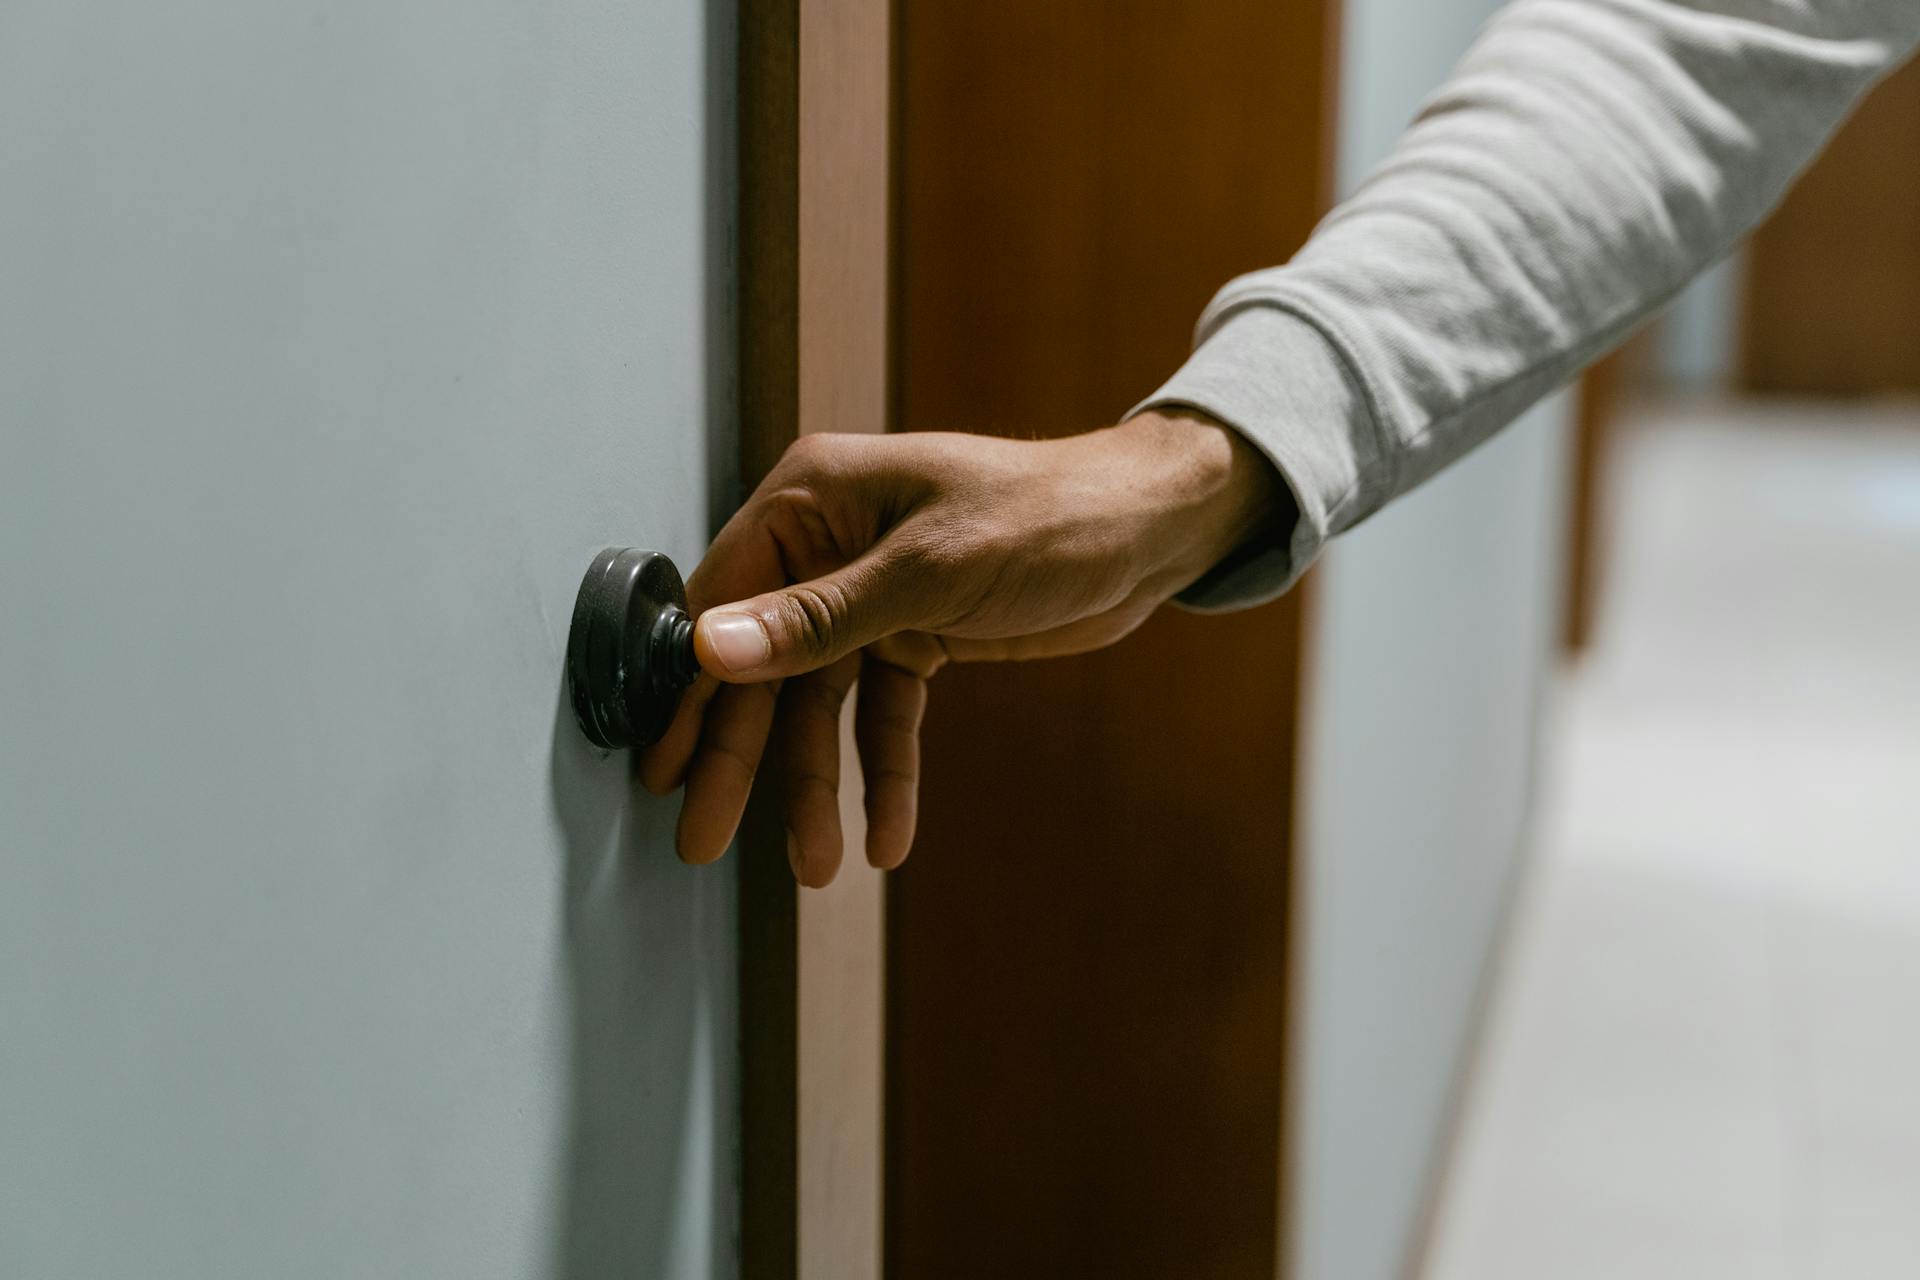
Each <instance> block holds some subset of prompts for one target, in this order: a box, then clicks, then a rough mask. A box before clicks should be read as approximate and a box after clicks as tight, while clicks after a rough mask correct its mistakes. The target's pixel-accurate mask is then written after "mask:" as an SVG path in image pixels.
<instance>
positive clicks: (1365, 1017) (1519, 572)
mask: <svg viewBox="0 0 1920 1280" xmlns="http://www.w3.org/2000/svg"><path fill="white" fill-rule="evenodd" d="M1497 7H1498V6H1497V4H1495V3H1494V2H1493V0H1347V4H1346V6H1345V9H1346V15H1347V17H1346V21H1347V28H1346V32H1345V45H1344V59H1345V63H1344V67H1343V75H1344V84H1343V86H1342V104H1341V105H1342V112H1343V115H1342V130H1341V135H1340V169H1341V174H1342V183H1343V186H1344V187H1346V188H1347V189H1349V190H1350V189H1351V188H1352V187H1353V186H1354V185H1355V184H1356V183H1357V182H1358V181H1359V179H1360V178H1361V177H1362V176H1364V174H1365V172H1366V170H1367V169H1368V168H1369V167H1371V165H1372V164H1373V163H1374V162H1375V161H1377V160H1378V159H1379V158H1380V157H1381V156H1382V155H1384V154H1385V152H1386V150H1387V149H1388V148H1389V147H1390V146H1391V145H1392V143H1393V140H1394V138H1395V137H1397V136H1398V135H1399V133H1400V131H1401V130H1402V129H1403V128H1404V127H1405V125H1406V123H1407V122H1408V121H1409V120H1410V119H1411V118H1412V116H1413V114H1414V112H1415V110H1416V109H1417V107H1418V104H1419V102H1420V100H1421V99H1422V98H1423V97H1424V96H1425V95H1426V94H1427V93H1428V92H1430V91H1431V90H1432V89H1433V88H1434V87H1435V86H1436V85H1438V83H1439V82H1440V81H1441V79H1442V78H1444V76H1445V75H1446V73H1447V71H1448V70H1449V69H1450V68H1451V66H1452V64H1453V63H1454V61H1455V60H1456V59H1457V58H1458V57H1459V55H1460V54H1461V53H1462V52H1464V51H1465V49H1466V46H1467V44H1468V43H1469V42H1470V40H1471V38H1472V36H1473V34H1474V33H1475V31H1476V30H1477V29H1478V27H1479V24H1480V23H1481V21H1482V20H1484V18H1485V17H1486V16H1487V15H1488V14H1490V13H1492V12H1493V10H1494V9H1495V8H1497ZM1566 417H1567V409H1566V401H1565V399H1564V398H1563V397H1562V398H1556V399H1555V400H1553V401H1550V402H1549V403H1547V404H1546V405H1543V406H1542V407H1540V408H1539V409H1537V410H1535V411H1534V412H1533V413H1532V414H1530V415H1528V416H1527V417H1526V418H1525V419H1524V420H1523V421H1521V422H1519V423H1517V424H1515V425H1514V426H1512V427H1510V428H1509V429H1508V430H1507V431H1506V433H1505V434H1504V435H1502V436H1501V437H1499V438H1497V439H1496V440H1495V441H1494V442H1493V443H1492V444H1490V445H1488V446H1487V447H1485V448H1483V449H1481V450H1480V451H1479V452H1478V453H1476V454H1474V455H1473V456H1472V457H1470V458H1469V459H1467V460H1466V461H1465V462H1463V463H1462V464H1460V465H1459V466H1457V467H1455V468H1454V469H1452V470H1451V471H1449V472H1447V473H1445V474H1443V475H1442V476H1440V477H1439V478H1438V479H1436V480H1434V481H1433V482H1432V483H1430V484H1429V485H1428V486H1427V487H1425V488H1424V489H1422V490H1420V491H1418V492H1416V493H1414V494H1413V495H1411V496H1410V497H1408V498H1405V499H1403V500H1402V501H1401V502H1399V503H1398V504H1397V505H1395V506H1392V507H1390V508H1388V509H1387V510H1386V511H1385V512H1383V513H1382V514H1381V515H1379V516H1377V517H1375V518H1374V519H1373V520H1371V521H1369V522H1368V523H1366V524H1365V525H1363V526H1362V527H1361V528H1359V529H1358V530H1356V531H1354V533H1353V534H1351V535H1350V536H1349V537H1347V538H1345V539H1343V540H1341V541H1340V542H1339V543H1337V544H1336V545H1335V546H1334V547H1333V548H1332V550H1331V552H1330V553H1329V554H1328V556H1327V558H1326V562H1325V564H1324V566H1323V568H1322V570H1321V572H1320V575H1319V581H1318V595H1317V606H1316V609H1315V610H1314V623H1313V626H1314V634H1313V636H1312V637H1311V644H1312V649H1313V655H1314V656H1313V661H1312V664H1311V671H1312V675H1313V685H1312V687H1311V690H1310V694H1309V712H1308V714H1309V720H1308V725H1307V729H1306V737H1305V741H1306V744H1307V747H1306V778H1305V788H1304V795H1303V801H1304V803H1305V806H1306V825H1305V828H1304V839H1303V842H1302V845H1303V855H1304V857H1305V858H1306V864H1305V868H1304V871H1305V877H1304V895H1305V896H1304V900H1303V903H1302V911H1301V913H1300V916H1299V917H1298V918H1300V919H1302V920H1303V921H1304V927H1305V929H1306V931H1307V934H1306V937H1305V938H1304V939H1303V940H1302V942H1303V954H1304V960H1305V983H1306V986H1305V989H1304V1000H1303V1005H1302V1024H1301V1025H1302V1031H1303V1036H1304V1039H1303V1041H1302V1044H1303V1049H1302V1054H1303V1057H1302V1059H1301V1069H1302V1081H1301V1090H1302V1091H1301V1095H1300V1103H1301V1110H1300V1113H1299V1116H1300V1125H1301V1127H1300V1130H1299V1132H1298V1134H1297V1138H1298V1143H1299V1145H1298V1148H1297V1153H1296V1154H1297V1159H1298V1162H1299V1163H1298V1164H1297V1166H1296V1169H1295V1172H1296V1182H1295V1186H1296V1187H1298V1188H1299V1194H1300V1197H1301V1200H1300V1204H1299V1206H1298V1208H1299V1216H1298V1217H1297V1219H1296V1220H1295V1228H1296V1230H1295V1234H1294V1240H1293V1245H1294V1249H1295V1257H1296V1261H1297V1263H1298V1271H1297V1274H1298V1276H1299V1277H1300V1280H1388V1278H1390V1277H1394V1276H1397V1275H1399V1274H1400V1268H1401V1266H1402V1263H1403V1261H1404V1258H1405V1256H1406V1252H1407V1249H1408V1246H1409V1242H1410V1239H1411V1237H1412V1235H1413V1233H1414V1231H1415V1228H1416V1224H1417V1223H1418V1220H1419V1216H1420V1213H1421V1211H1422V1207H1423V1202H1424V1198H1425V1196H1426V1194H1427V1186H1428V1177H1429V1174H1430V1172H1431V1168H1432V1164H1433V1161H1434V1158H1435V1155H1436V1152H1437V1149H1438V1145H1439V1142H1440V1139H1441V1135H1442V1133H1443V1126H1444V1121H1445V1117H1446V1114H1447V1107H1448V1101H1449V1093H1450V1091H1451V1090H1452V1088H1453V1086H1454V1079H1455V1075H1456V1072H1457V1069H1458V1066H1459V1063H1460V1060H1461V1054H1462V1051H1463V1049H1464V1047H1465V1045H1466V1042H1467V1034H1468V1031H1469V1029H1470V1026H1471V1015H1472V1011H1473V1009H1474V1004H1475V998H1476V994H1477V991H1478V989H1479V984H1480V981H1481V978H1482V975H1483V972H1484V969H1485V966H1486V962H1487V957H1488V953H1489V948H1490V945H1491V943H1492V941H1493V937H1494V932H1495V925H1496V922H1497V920H1498V918H1499V914H1500V908H1501V904H1502V902H1503V899H1504V897H1505V895H1506V893H1507V890H1508V886H1509V884H1510V883H1511V881H1512V878H1513V876H1514V873H1515V870H1516V867H1517V859H1518V856H1519V854H1520V852H1521V848H1522V841H1523V839H1524V833H1525V825H1526V819H1527V811H1528V805H1529V798H1530V795H1531V788H1532V763H1533V754H1534V736H1535V727H1536V721H1537V712H1538V707H1539V699H1540V693H1541V688H1542V681H1543V678H1544V676H1545V674H1546V672H1547V670H1548V663H1549V661H1550V655H1551V653H1552V638H1553V626H1554V623H1555V621H1556V619H1557V616H1558V615H1557V610H1558V606H1559V599H1560V596H1559V591H1560V588H1559V581H1560V573H1561V560H1560V555H1561V546H1562V533H1563V522H1564V508H1565V497H1566V483H1567V472H1566V453H1565V439H1564V437H1565V431H1564V424H1565V421H1566Z"/></svg>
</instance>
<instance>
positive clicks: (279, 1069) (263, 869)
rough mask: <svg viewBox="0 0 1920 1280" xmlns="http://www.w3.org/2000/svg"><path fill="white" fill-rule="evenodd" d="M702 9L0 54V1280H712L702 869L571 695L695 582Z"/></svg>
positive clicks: (251, 22)
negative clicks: (588, 572)
mask: <svg viewBox="0 0 1920 1280" xmlns="http://www.w3.org/2000/svg"><path fill="white" fill-rule="evenodd" d="M730 41H731V31H730V19H729V18H728V17H727V16H726V15H725V13H724V11H723V12H722V13H721V14H719V15H717V16H716V15H711V14H709V12H708V11H707V8H706V6H705V5H703V4H702V3H701V0H648V3H645V4H631V3H619V2H616V0H560V2H557V3H547V4H538V5H533V4H525V3H520V2H519V0H329V2H328V3H324V4H323V3H316V2H310V0H301V2H297V3H287V2H282V3H276V4H261V3H243V2H241V0H225V2H223V0H177V2H176V3H170V4H151V3H136V2H134V0H110V2H93V3H84V2H82V0H39V2H31V0H18V2H16V3H13V4H10V5H8V6H7V7H6V13H5V17H4V18H3V19H0V181H4V184H5V192H4V197H3V198H0V546H3V547H4V553H3V554H0V1275H4V1276H8V1277H16V1276H17V1277H33V1278H34V1280H52V1278H55V1277H74V1278H76V1280H78V1278H81V1277H85V1278H87V1280H93V1278H96V1277H103V1276H141V1277H163V1278H164V1277H181V1278H183V1280H184V1278H190V1280H208V1278H213V1277H244V1278H246V1280H256V1278H258V1277H274V1278H276V1280H298V1278H299V1277H322V1276H325V1277H341V1276H352V1277H363V1276H366V1277H385V1276H392V1277H407V1278H408V1280H419V1278H421V1277H449V1278H458V1280H472V1278H474V1277H513V1278H516V1280H518V1278H520V1277H528V1276H557V1277H596V1278H600V1277H613V1276H673V1277H681V1276H701V1275H716V1276H717V1275H724V1274H730V1273H731V1271H732V1265H733V1261H732V1252H733V1244H732V1238H733V1229H734V1217H735V1215H734V1210H733V1190H732V1187H733V1163H734V1156H733V1147H734V1142H735V1124H734V1120H733V1102H732V1097H733V1090H734V1075H735V1061H734V1048H733V1046H734V1040H735V1034H734V1027H733V1003H732V990H733V978H732V974H733V963H734V962H733V948H734V936H733V920H732V915H731V906H730V903H731V890H730V875H731V873H730V871H728V870H726V869H714V870H704V871H697V870H690V869H687V868H683V867H681V866H680V865H678V864H677V863H676V862H675V861H674V860H673V858H672V856H671V853H670V851H669V831H670V826H671V819H672V814H671V806H670V805H667V804H665V803H661V802H656V801H652V800H649V799H646V798H645V797H643V796H641V795H639V794H637V793H636V792H635V791H634V789H633V788H632V787H631V786H630V784H629V781H628V777H627V763H626V759H625V757H624V756H619V757H612V758H604V759H603V758H597V757H596V755H595V754H594V753H592V752H591V751H589V750H588V749H586V747H585V746H584V744H583V742H582V741H581V740H580V739H579V738H578V737H577V736H576V733H575V730H574V728H573V726H572V724H571V723H570V721H569V718H568V717H567V715H566V714H565V713H564V711H563V710H562V709H561V702H560V676H561V660H562V650H563V645H564V642H565V636H566V628H567V623H568V617H569V609H570V607H571V604H572V598H573V593H574V589H575V587H576V585H577V583H578V581H579V576H580V573H581V571H582V570H583V568H584V567H585V565H586V563H587V560H588V558H589V556H590V555H591V554H592V553H593V552H594V551H595V550H596V549H598V548H599V547H600V546H601V545H602V544H603V543H608V542H640V543H651V544H653V545H656V546H659V547H661V548H663V549H665V550H668V551H670V552H671V553H673V554H674V555H675V556H676V557H679V558H680V559H681V561H682V563H683V564H684V563H688V562H691V561H692V560H694V559H695V558H697V555H698V553H699V552H700V550H701V549H702V547H703V545H704V543H705V538H706V535H707V533H708V531H709V528H710V525H711V522H712V518H713V514H714V513H713V511H712V510H711V506H712V503H713V500H714V498H715V497H716V496H721V495H724V494H725V493H727V492H728V491H729V490H730V488H731V484H732V476H731V474H730V472H729V471H728V470H727V466H728V460H729V459H731V457H732V456H733V446H732V441H731V434H730V433H731V428H730V426H729V422H730V417H729V414H730V410H729V409H728V406H727V399H726V395H725V392H724V388H725V386H726V385H727V381H728V378H729V375H730V367H729V364H730V356H729V353H728V350H727V346H726V342H725V340H724V337H723V336H722V335H724V334H725V333H726V332H727V331H728V321H727V317H726V311H727V308H728V305H729V304H728V297H729V286H728V281H727V278H726V274H725V273H726V269H727V268H726V263H727V260H728V255H729V252H730V246H729V243H728V239H727V237H728V235H729V230H728V219H727V216H726V211H727V210H728V209H729V208H730V204H731V196H730V193H729V192H728V190H727V182H728V172H729V160H728V150H729V147H730V124H729V121H728V117H729V113H730V108H729V106H728V103H729V100H730V97H731V87H730V85H729V84H728V82H727V79H726V76H727V72H726V70H725V69H726V68H727V67H729V66H730V65H731V53H730V48H729V44H730Z"/></svg>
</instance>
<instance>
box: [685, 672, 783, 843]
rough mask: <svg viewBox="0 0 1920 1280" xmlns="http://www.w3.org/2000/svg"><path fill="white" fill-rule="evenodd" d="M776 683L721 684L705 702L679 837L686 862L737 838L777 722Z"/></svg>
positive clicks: (777, 694)
mask: <svg viewBox="0 0 1920 1280" xmlns="http://www.w3.org/2000/svg"><path fill="white" fill-rule="evenodd" d="M779 690H780V686H778V685H776V684H751V685H723V686H720V687H719V689H718V691H717V692H715V693H714V695H713V698H712V701H710V702H709V703H708V704H707V707H706V715H705V717H704V724H703V725H702V726H701V731H700V745H699V747H698V749H696V750H695V752H694V754H693V759H692V761H691V762H690V763H689V764H688V765H687V773H686V782H687V794H686V798H685V799H684V800H682V801H681V803H680V828H679V832H678V835H677V837H676V841H675V843H676V844H677V845H678V847H679V850H680V857H681V860H682V861H685V862H695V863H701V862H712V861H713V860H714V859H716V858H718V857H719V856H720V855H721V854H723V853H725V852H726V851H727V846H728V845H729V844H732V843H733V834H734V832H735V831H737V830H738V829H739V827H740V815H741V814H742V813H744V812H746V808H747V793H748V792H749V791H751V790H752V789H753V775H754V772H755V771H756V770H757V769H758V768H759V767H760V755H761V753H762V752H763V751H764V750H765V749H766V745H767V732H768V730H769V729H770V728H771V727H772V725H773V711H774V703H775V700H776V699H777V698H778V696H779Z"/></svg>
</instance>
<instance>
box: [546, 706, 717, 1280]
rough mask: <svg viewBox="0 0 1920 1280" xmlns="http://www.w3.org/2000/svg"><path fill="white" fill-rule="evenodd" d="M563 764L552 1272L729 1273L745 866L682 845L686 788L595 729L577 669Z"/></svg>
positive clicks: (567, 1278)
mask: <svg viewBox="0 0 1920 1280" xmlns="http://www.w3.org/2000/svg"><path fill="white" fill-rule="evenodd" d="M551 772H552V795H553V807H554V812H555V814H556V815H557V818H558V821H559V823H560V826H561V830H562V834H563V837H564V842H565V848H566V873H565V886H564V887H565V902H564V912H565V918H564V921H563V925H564V929H565V939H566V978H567V990H568V1002H569V1009H568V1014H569V1018H570V1030H569V1034H568V1054H569V1076H570V1078H569V1080H568V1090H567V1098H568V1101H567V1121H566V1123H567V1132H566V1138H565V1146H564V1149H563V1155H562V1161H561V1165H560V1168H559V1187H560V1191H559V1195H560V1204H559V1206H558V1210H557V1213H556V1216H555V1221H554V1230H555V1233H556V1234H555V1238H554V1242H553V1253H552V1264H551V1270H550V1274H551V1275H552V1276H553V1277H555V1278H556V1280H605V1278H606V1277H611V1276H701V1275H714V1276H719V1275H725V1274H730V1273H731V1269H732V1263H731V1258H730V1256H729V1255H730V1253H731V1243H730V1242H731V1239H732V1234H733V1213H732V1206H731V1204H730V1202H729V1200H730V1196H731V1194H732V1193H731V1185H732V1179H731V1176H730V1170H729V1168H728V1164H727V1161H726V1159H725V1157H726V1156H727V1155H728V1153H730V1152H731V1150H732V1147H733V1142H732V1140H731V1136H730V1134H728V1133H726V1132H724V1131H722V1130H721V1129H720V1128H719V1127H718V1126H717V1124H716V1117H724V1116H728V1115H730V1114H731V1106H730V1103H729V1099H730V1097H731V1094H732V1087H733V1086H732V1081H731V1079H730V1078H728V1075H727V1072H728V1067H727V1063H728V1062H729V1061H730V1057H731V1054H730V1046H731V1043H732V1031H731V1027H730V1025H728V1023H727V1021H726V1019H727V1013H726V1010H727V1009H728V1008H729V1004H728V997H729V995H730V993H731V988H732V977H731V965H730V961H729V956H730V933H731V928H730V920H729V917H728V915H727V912H728V910H729V909H730V907H729V903H730V892H729V888H730V885H731V876H729V875H726V874H724V873H723V872H721V871H720V870H719V869H717V868H711V867H709V868H696V867H687V866H683V865H682V864H681V863H680V862H679V861H678V860H677V859H676V858H675V857H674V856H673V852H672V850H673V843H672V841H673V813H674V807H675V806H674V805H673V804H672V803H671V802H668V801H662V800H659V799H656V798H654V797H652V796H649V795H647V794H646V793H645V792H644V791H642V790H640V788H639V787H638V786H637V784H635V783H634V782H633V780H632V774H631V769H630V767H629V761H628V758H627V755H626V753H624V752H622V753H617V754H614V755H608V754H606V753H604V752H601V751H599V750H597V749H596V748H594V747H593V746H591V745H590V744H589V743H588V742H587V740H586V739H585V737H583V736H582V735H581V733H580V730H579V728H578V727H577V726H576V725H575V724H574V722H573V713H572V710H571V708H570V707H569V705H568V703H567V697H566V688H565V682H564V680H563V681H562V686H561V690H560V697H559V700H558V705H557V708H556V710H555V712H554V721H553V752H552V766H551Z"/></svg>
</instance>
